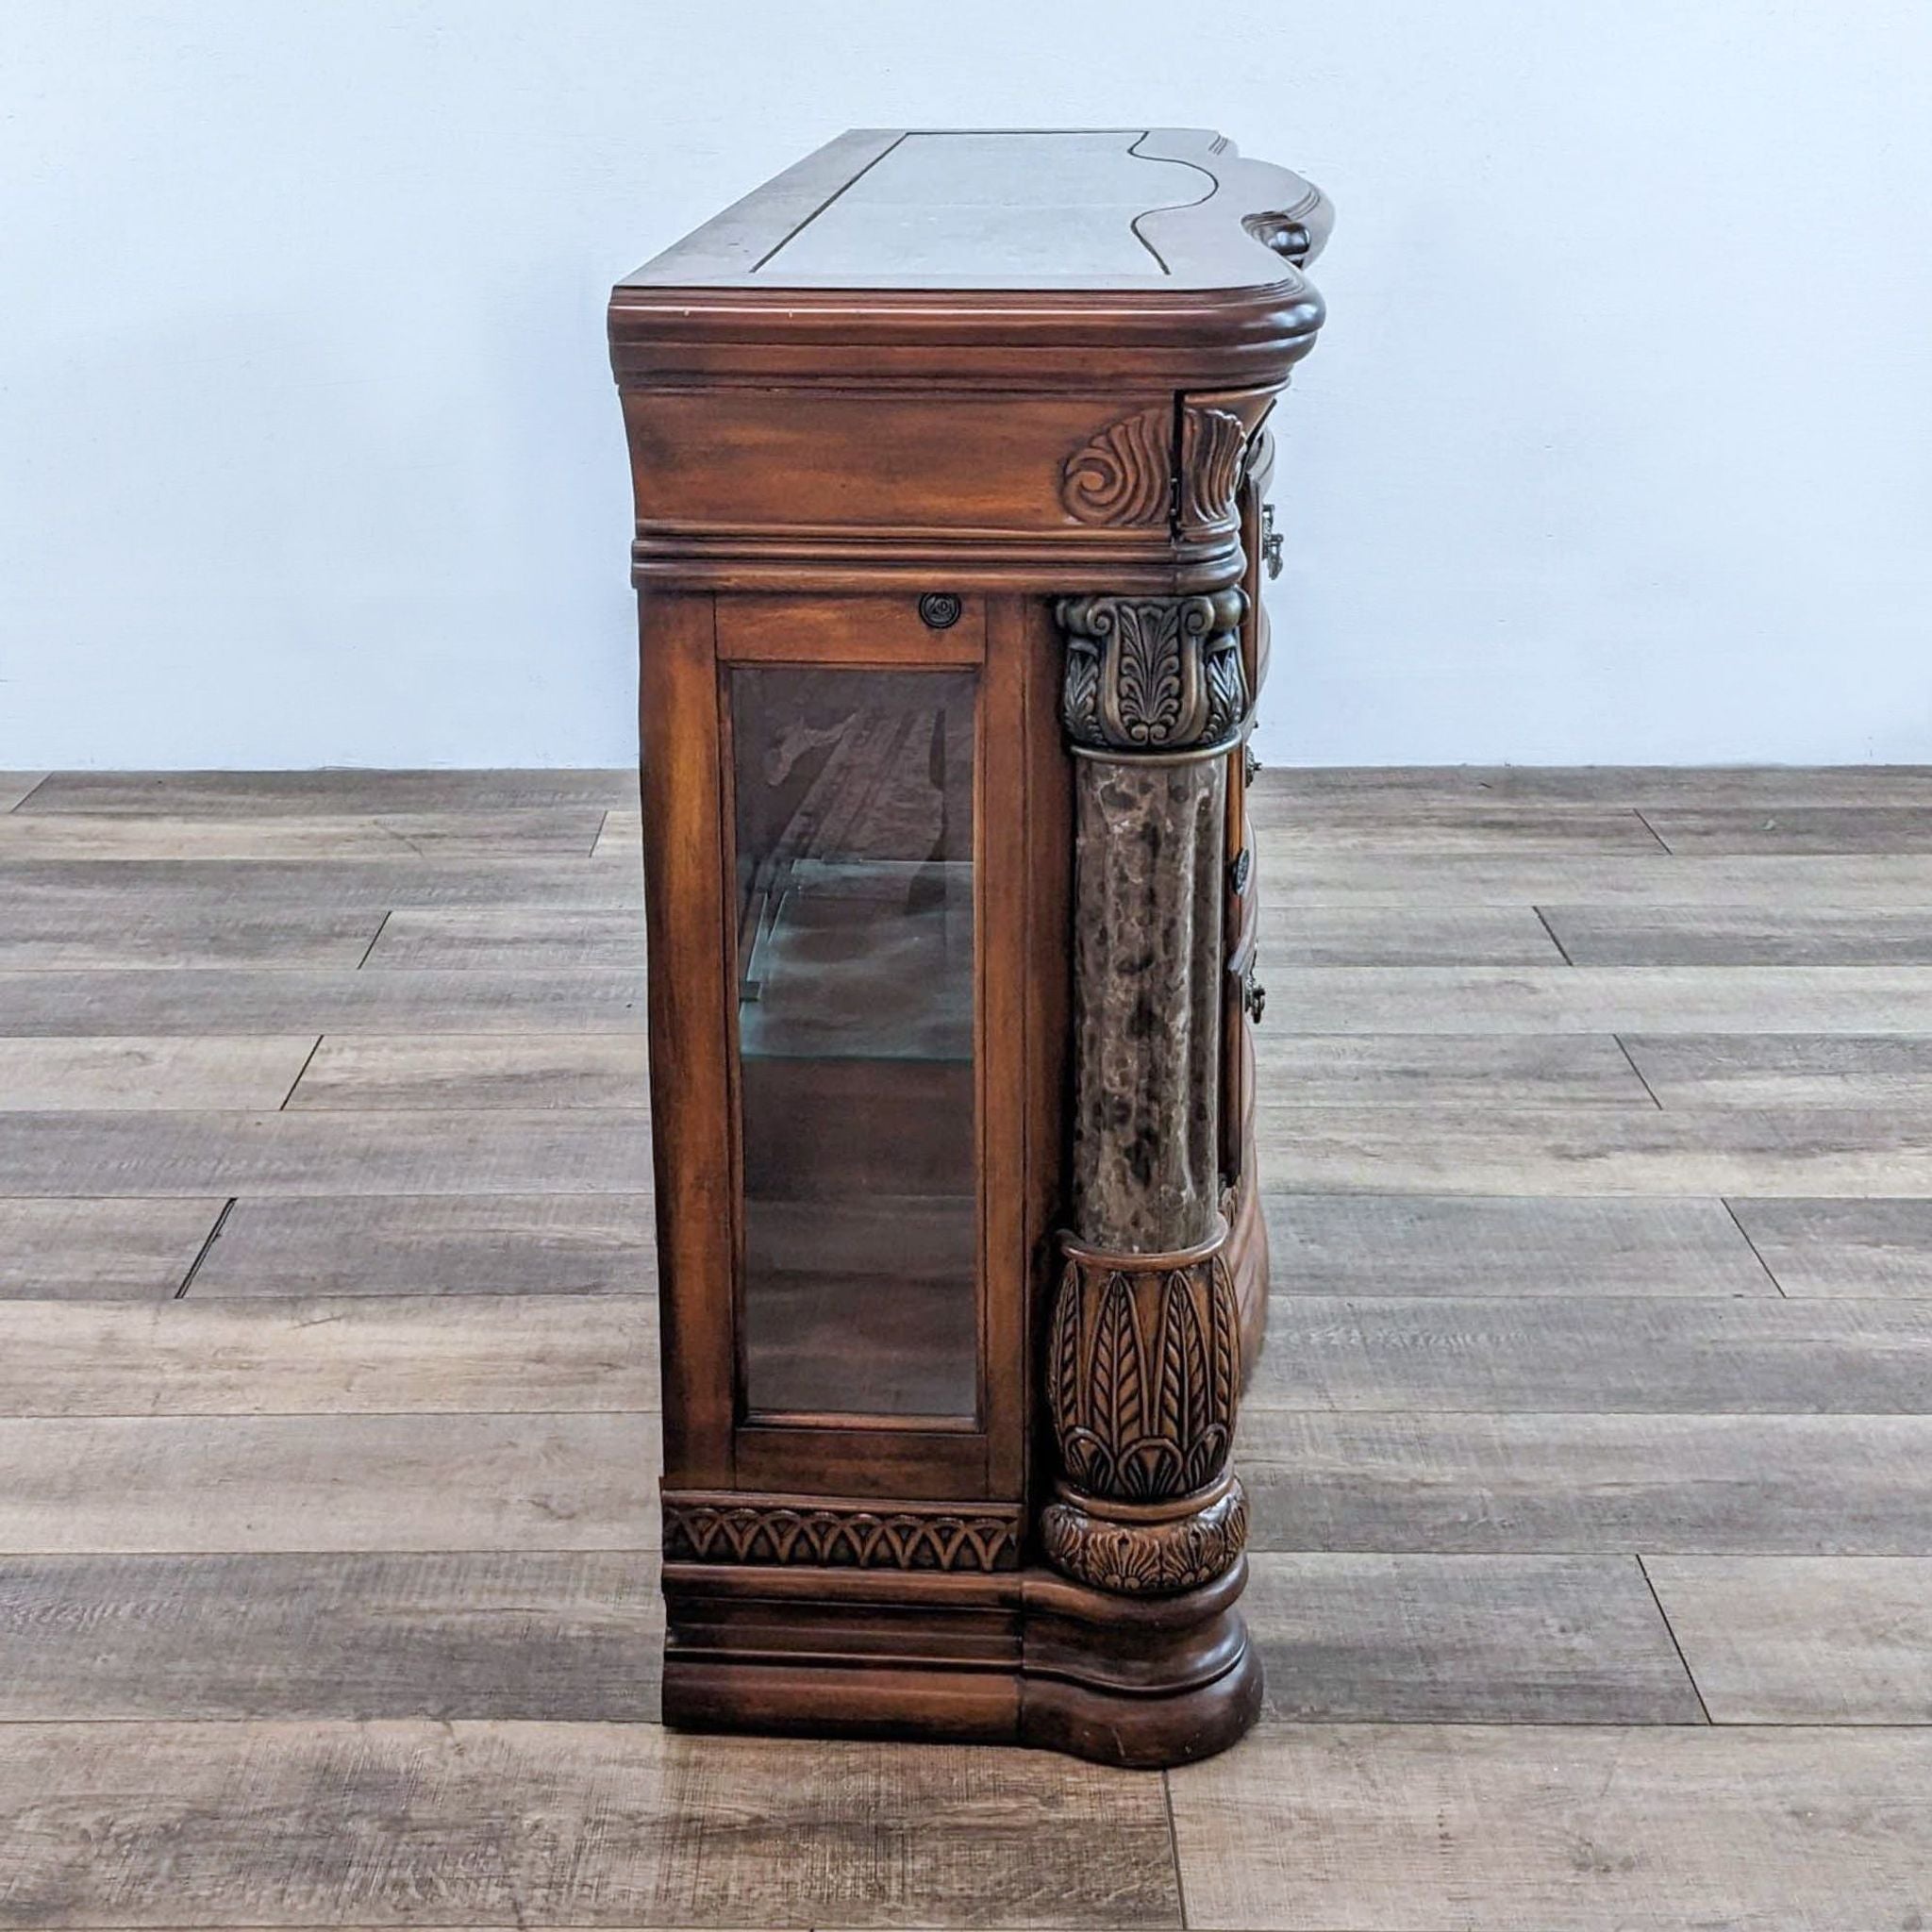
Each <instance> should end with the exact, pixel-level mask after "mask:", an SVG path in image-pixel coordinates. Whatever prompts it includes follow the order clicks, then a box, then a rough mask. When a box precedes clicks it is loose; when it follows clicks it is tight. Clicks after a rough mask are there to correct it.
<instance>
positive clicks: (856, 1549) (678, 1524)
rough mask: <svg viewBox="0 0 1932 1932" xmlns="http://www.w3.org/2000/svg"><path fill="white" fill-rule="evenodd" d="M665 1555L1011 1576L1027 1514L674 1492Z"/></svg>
mask: <svg viewBox="0 0 1932 1932" xmlns="http://www.w3.org/2000/svg"><path fill="white" fill-rule="evenodd" d="M664 1554H665V1556H666V1557H668V1558H670V1559H671V1560H672V1561H674V1562H691V1563H780V1564H782V1563H809V1564H815V1565H822V1566H824V1567H826V1568H830V1569H844V1570H960V1571H991V1570H1011V1569H1013V1568H1015V1567H1016V1566H1017V1565H1018V1563H1019V1560H1020V1512H1019V1511H1018V1510H1017V1509H1002V1508H999V1507H984V1506H982V1507H979V1508H974V1507H970V1506H969V1507H965V1508H963V1509H948V1508H944V1507H935V1508H930V1509H922V1508H912V1507H897V1508H891V1507H888V1508H885V1509H878V1510H873V1509H867V1508H865V1507H863V1506H861V1505H858V1504H852V1505H844V1504H836V1505H819V1504H813V1503H805V1502H800V1503H796V1504H791V1503H753V1502H748V1501H743V1500H740V1499H735V1498H731V1497H724V1496H720V1497H703V1498H701V1497H693V1496H689V1495H687V1496H676V1495H670V1494H667V1495H666V1496H665V1498H664Z"/></svg>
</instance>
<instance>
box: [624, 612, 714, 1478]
mask: <svg viewBox="0 0 1932 1932" xmlns="http://www.w3.org/2000/svg"><path fill="white" fill-rule="evenodd" d="M639 619H640V675H639V680H638V731H639V740H640V743H641V792H642V805H643V824H644V909H645V930H646V935H647V941H648V946H649V960H650V1037H651V1141H652V1163H653V1167H654V1169H655V1172H656V1176H657V1190H658V1204H657V1205H658V1300H659V1305H660V1307H661V1310H662V1316H663V1343H662V1346H663V1361H664V1370H663V1378H664V1467H665V1473H666V1477H667V1480H668V1481H669V1482H670V1483H671V1484H673V1485H674V1486H676V1487H690V1488H698V1487H724V1486H728V1485H729V1483H730V1482H731V1479H732V1468H731V1421H732V1407H733V1379H734V1378H733V1369H732V1357H731V1322H730V1313H731V1279H732V1251H733V1243H734V1237H733V1201H734V1198H735V1184H734V1177H733V1165H734V1162H733V1150H732V1134H731V1096H730V1091H729V1085H728V1082H729V1068H730V1053H729V1049H728V1041H727V1037H726V1028H727V1024H728V1017H727V1014H726V1010H725V993H726V975H725V971H724V961H725V959H726V958H728V957H729V953H728V932H727V923H726V908H725V903H724V838H723V824H722V818H721V812H720V805H719V773H720V768H721V747H720V743H719V724H718V718H719V707H718V685H717V667H716V657H715V648H714V640H713V634H712V633H713V611H712V600H711V598H710V597H709V596H708V595H689V594H682V593H676V592H657V591H653V592H650V593H647V594H646V595H645V596H644V597H643V598H642V600H641V604H640V609H639Z"/></svg>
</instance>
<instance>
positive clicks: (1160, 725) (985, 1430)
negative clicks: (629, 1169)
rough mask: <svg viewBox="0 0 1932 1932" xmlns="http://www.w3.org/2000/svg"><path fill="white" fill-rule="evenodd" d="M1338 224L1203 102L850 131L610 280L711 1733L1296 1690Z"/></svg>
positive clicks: (1150, 1723) (1138, 1740)
mask: <svg viewBox="0 0 1932 1932" xmlns="http://www.w3.org/2000/svg"><path fill="white" fill-rule="evenodd" d="M1329 219H1330V212H1329V208H1328V205H1327V203H1326V202H1325V201H1324V198H1323V196H1322V195H1321V193H1320V192H1318V191H1317V190H1316V189H1314V188H1312V187H1310V186H1309V185H1308V183H1307V182H1306V181H1304V180H1302V179H1301V178H1300V177H1299V176H1298V175H1292V174H1290V173H1288V172H1287V171H1286V170H1284V169H1281V168H1275V167H1269V166H1264V165H1262V164H1260V163H1257V162H1254V161H1248V160H1243V159H1241V158H1239V156H1238V155H1237V153H1236V150H1235V149H1234V148H1233V147H1232V146H1231V145H1230V144H1229V143H1228V142H1226V141H1225V140H1224V139H1223V138H1221V137H1220V136H1218V135H1213V134H1208V133H1203V132H1199V131H1194V130H1176V129H1151V130H1149V129H1127V130H1108V131H1071V130H1070V131H1057V132H1035V133H970V132H947V131H908V130H884V131H881V130H862V131H858V132H853V133H849V134H846V135H843V136H841V138H840V139H838V140H837V141H834V142H830V143H829V144H828V145H826V146H825V147H824V148H822V149H820V150H819V151H818V152H817V153H816V154H813V155H811V156H809V157H808V158H806V159H805V160H803V161H801V162H799V163H798V165H797V166H795V167H793V168H791V169H789V170H788V171H787V172H786V173H784V174H782V175H778V176H776V177H775V178H774V179H773V180H771V181H769V182H768V183H766V184H765V186H763V187H762V188H760V189H758V191H757V192H754V193H753V194H751V195H750V196H748V197H747V198H746V199H745V200H743V201H741V202H739V203H738V204H737V205H736V206H735V207H733V208H729V209H728V210H727V211H726V212H724V214H722V215H720V216H718V217H717V218H716V219H715V220H714V221H711V222H709V223H708V224H706V225H705V226H703V227H701V228H699V229H697V230H696V231H695V232H694V233H693V234H691V235H690V236H689V237H687V238H686V239H685V240H684V241H682V242H678V243H677V244H676V245H675V246H674V247H673V248H671V249H669V250H668V251H667V252H666V253H664V254H662V255H660V256H658V258H656V259H655V260H654V261H652V262H650V263H649V264H647V265H646V266H645V267H644V268H642V269H640V270H639V271H638V272H637V273H636V274H635V275H631V276H629V277H628V278H626V279H625V281H623V282H621V283H620V284H619V285H618V286H617V288H616V290H615V291H614V292H613V294H612V296H611V302H610V312H609V320H610V345H611V356H612V361H613V364H614V367H615V370H616V375H617V380H618V385H619V389H620V392H621V396H622V401H623V407H624V417H625V428H626V432H627V435H628V440H629V447H630V456H631V469H632V476H633V481H634V487H635V492H636V506H637V528H636V541H635V543H634V545H633V549H632V566H633V572H634V575H635V580H636V583H637V587H638V590H639V592H640V611H641V647H640V662H641V698H640V719H641V738H642V795H643V824H644V866H645V877H646V900H647V907H648V944H649V954H650V1037H651V1104H652V1110H653V1124H654V1132H655V1164H656V1184H657V1206H658V1265H659V1282H660V1295H661V1303H662V1311H663V1358H664V1369H663V1375H664V1472H665V1473H664V1488H663V1513H664V1524H663V1531H664V1537H663V1541H664V1590H665V1596H666V1599H667V1603H668V1636H667V1641H666V1651H665V1667H664V1710H665V1716H666V1719H667V1721H668V1722H670V1723H672V1724H677V1725H682V1726H687V1727H691V1728H707V1727H732V1728H751V1729H760V1730H805V1731H827V1732H844V1733H867V1732H872V1733H886V1734H892V1735H902V1736H917V1737H931V1738H950V1739H983V1740H1008V1741H1012V1740H1020V1741H1025V1742H1031V1743H1038V1744H1045V1745H1052V1746H1057V1747H1058V1748H1061V1749H1064V1750H1068V1751H1073V1752H1076V1753H1079V1754H1081V1755H1083V1756H1086V1757H1094V1758H1099V1759H1103V1760H1106V1761H1109V1762H1114V1763H1123V1764H1138V1765H1156V1764H1170V1763H1175V1762H1179V1761H1182V1760H1184V1759H1188V1758H1191V1757H1201V1756H1204V1755H1206V1754H1208V1753H1209V1752H1212V1751H1215V1750H1218V1749H1220V1748H1221V1747H1222V1746H1224V1745H1225V1744H1227V1743H1228V1742H1230V1741H1231V1740H1233V1739H1234V1738H1236V1737H1238V1736H1239V1735H1240V1734H1241V1731H1242V1730H1243V1729H1245V1727H1246V1726H1247V1725H1248V1724H1250V1723H1251V1722H1252V1721H1253V1718H1254V1716H1255V1713H1256V1710H1257V1707H1258V1703H1259V1697H1260V1688H1261V1686H1260V1669H1259V1663H1258V1659H1257V1657H1256V1655H1255V1653H1254V1652H1253V1650H1252V1649H1251V1647H1250V1646H1249V1644H1248V1641H1247V1635H1246V1631H1245V1628H1244V1627H1243V1624H1242V1623H1241V1615H1240V1611H1239V1609H1238V1607H1237V1602H1238V1599H1239V1597H1240V1595H1241V1588H1242V1585H1243V1583H1244V1581H1245V1576H1246V1561H1245V1557H1243V1555H1242V1545H1243V1539H1244V1533H1245V1527H1246V1505H1245V1501H1244V1498H1243V1495H1242V1491H1241V1483H1240V1480H1239V1477H1238V1476H1237V1475H1236V1474H1235V1472H1234V1469H1233V1467H1232V1464H1231V1461H1230V1446H1231V1441H1232V1436H1233V1431H1234V1424H1235V1412H1236V1407H1237V1405H1238V1402H1239V1399H1240V1391H1241V1384H1242V1382H1243V1380H1244V1379H1245V1374H1246V1371H1247V1368H1248V1366H1249V1365H1250V1364H1251V1363H1252V1361H1253V1358H1254V1354H1255V1351H1256V1349H1257V1347H1258V1346H1259V1343H1260V1336H1261V1324H1262V1319H1263V1311H1264V1307H1265V1297H1266V1284H1267V1247H1266V1237H1265V1235H1264V1233H1263V1229H1262V1223H1261V1217H1260V1212H1259V1204H1258V1200H1257V1178H1256V1173H1255V1155H1254V1056H1253V1048H1252V1043H1251V1030H1252V1027H1253V1025H1254V1024H1255V1022H1256V1021H1257V1020H1258V1019H1259V1018H1260V1013H1261V1002H1262V993H1261V989H1260V986H1259V983H1258V981H1257V978H1256V976H1255V974H1256V963H1257V962H1256V958H1255V929H1256V887H1255V879H1254V872H1253V864H1252V854H1251V849H1250V839H1249V828H1248V823H1247V815H1246V811H1245V808H1244V792H1245V789H1246V785H1247V782H1248V779H1249V777H1250V776H1251V775H1252V768H1251V766H1250V765H1249V762H1248V755H1247V751H1246V742H1247V737H1248V733H1249V729H1250V726H1251V724H1252V720H1253V708H1254V703H1255V700H1256V697H1257V694H1258V693H1259V691H1260V689H1261V686H1262V682H1263V679H1264V677H1265V675H1266V671H1267V656H1268V650H1267V630H1266V620H1265V617H1264V615H1263V613H1262V608H1261V599H1260V582H1261V577H1262V574H1263V572H1264V571H1266V570H1268V569H1270V568H1274V567H1276V566H1277V557H1278V552H1277V544H1278V540H1277V539H1276V538H1275V536H1274V533H1273V530H1272V512H1271V511H1270V509H1269V508H1268V507H1267V505H1266V503H1265V502H1264V500H1263V492H1264V491H1265V490H1266V488H1267V487H1268V476H1269V470H1270V464H1271V461H1272V455H1271V441H1270V436H1269V432H1268V429H1267V427H1266V426H1265V425H1266V424H1267V421H1268V419H1269V416H1270V412H1271V411H1272V410H1273V408H1274V404H1275V400H1276V397H1277V395H1278V394H1279V392H1280V391H1281V390H1282V389H1283V388H1284V386H1285V385H1286V383H1287V381H1288V377H1289V372H1290V370H1291V368H1292V366H1293V365H1294V364H1295V363H1296V362H1297V361H1298V360H1300V358H1302V357H1303V356H1305V355H1306V354H1307V352H1308V350H1309V349H1310V348H1311V347H1312V346H1313V344H1314V341H1315V336H1316V331H1317V329H1318V328H1319V327H1320V325H1321V322H1322V305H1321V302H1320V299H1319V297H1318V296H1317V295H1316V293H1315V291H1314V290H1313V289H1312V288H1311V287H1310V286H1309V284H1308V282H1307V279H1306V278H1305V275H1304V273H1303V272H1304V270H1305V268H1306V266H1307V263H1308V261H1309V260H1310V259H1311V258H1313V257H1314V256H1315V255H1316V254H1317V253H1319V251H1320V249H1321V247H1322V244H1323V242H1324V240H1325V239H1326V235H1327V229H1328V225H1329Z"/></svg>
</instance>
